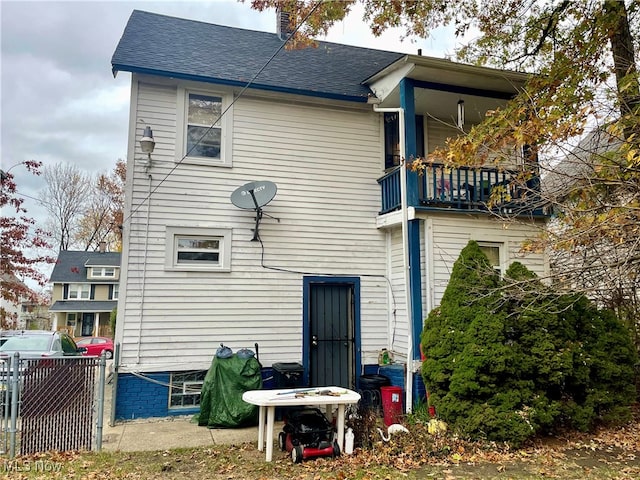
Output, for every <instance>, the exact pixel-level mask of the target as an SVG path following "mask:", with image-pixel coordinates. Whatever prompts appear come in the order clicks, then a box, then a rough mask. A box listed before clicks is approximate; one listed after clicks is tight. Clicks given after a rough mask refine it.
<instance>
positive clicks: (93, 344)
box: [76, 337, 113, 360]
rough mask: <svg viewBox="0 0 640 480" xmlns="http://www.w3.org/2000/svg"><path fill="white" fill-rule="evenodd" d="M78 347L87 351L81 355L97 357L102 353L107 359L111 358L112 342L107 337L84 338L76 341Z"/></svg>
mask: <svg viewBox="0 0 640 480" xmlns="http://www.w3.org/2000/svg"><path fill="white" fill-rule="evenodd" d="M76 344H77V345H78V347H84V348H86V349H87V351H86V352H85V353H83V355H87V356H91V357H99V356H100V355H101V354H102V352H103V351H104V352H105V356H106V357H107V360H108V359H111V358H113V340H111V339H110V338H107V337H84V338H79V339H77V340H76Z"/></svg>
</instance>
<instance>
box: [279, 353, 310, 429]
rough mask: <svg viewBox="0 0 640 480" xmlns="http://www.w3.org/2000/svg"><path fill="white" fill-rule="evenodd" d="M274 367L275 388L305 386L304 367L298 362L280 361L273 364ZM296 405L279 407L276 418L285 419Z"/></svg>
mask: <svg viewBox="0 0 640 480" xmlns="http://www.w3.org/2000/svg"><path fill="white" fill-rule="evenodd" d="M271 368H273V388H276V389H280V388H299V387H303V386H304V378H303V374H304V367H303V366H302V365H300V364H299V363H297V362H280V363H274V364H273V365H271ZM294 409H295V407H277V408H276V420H283V419H285V418H286V417H287V413H288V412H290V411H291V410H294Z"/></svg>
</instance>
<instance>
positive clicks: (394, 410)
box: [380, 387, 403, 427]
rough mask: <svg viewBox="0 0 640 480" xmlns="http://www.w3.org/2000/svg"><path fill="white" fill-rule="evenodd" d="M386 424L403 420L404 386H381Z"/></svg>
mask: <svg viewBox="0 0 640 480" xmlns="http://www.w3.org/2000/svg"><path fill="white" fill-rule="evenodd" d="M380 394H381V396H382V411H383V412H384V424H385V425H386V426H387V427H388V426H389V425H392V424H394V423H400V422H401V421H402V411H403V410H402V387H380Z"/></svg>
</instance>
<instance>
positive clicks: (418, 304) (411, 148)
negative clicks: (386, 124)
mask: <svg viewBox="0 0 640 480" xmlns="http://www.w3.org/2000/svg"><path fill="white" fill-rule="evenodd" d="M400 107H402V108H403V109H404V121H405V127H404V135H405V155H406V160H410V159H411V157H415V156H416V154H417V152H416V150H417V147H416V108H415V93H414V83H413V81H412V80H411V79H407V78H404V79H402V80H401V81H400ZM418 180H419V179H418V174H417V172H411V171H407V205H409V206H417V205H418V203H419V195H418V192H419V190H418ZM408 240H409V242H408V243H409V245H408V248H409V272H410V273H409V292H410V302H411V304H410V305H409V308H410V311H409V314H410V315H411V325H412V326H413V360H419V359H420V334H421V333H422V280H421V277H422V272H421V269H420V264H421V262H420V220H417V219H414V220H409V223H408Z"/></svg>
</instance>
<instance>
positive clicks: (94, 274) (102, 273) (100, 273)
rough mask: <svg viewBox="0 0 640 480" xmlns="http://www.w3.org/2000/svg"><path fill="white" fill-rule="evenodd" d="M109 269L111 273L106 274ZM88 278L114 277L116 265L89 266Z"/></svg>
mask: <svg viewBox="0 0 640 480" xmlns="http://www.w3.org/2000/svg"><path fill="white" fill-rule="evenodd" d="M107 271H111V275H107ZM90 278H116V267H91V277H90Z"/></svg>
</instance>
